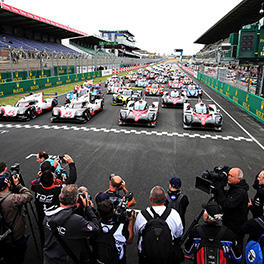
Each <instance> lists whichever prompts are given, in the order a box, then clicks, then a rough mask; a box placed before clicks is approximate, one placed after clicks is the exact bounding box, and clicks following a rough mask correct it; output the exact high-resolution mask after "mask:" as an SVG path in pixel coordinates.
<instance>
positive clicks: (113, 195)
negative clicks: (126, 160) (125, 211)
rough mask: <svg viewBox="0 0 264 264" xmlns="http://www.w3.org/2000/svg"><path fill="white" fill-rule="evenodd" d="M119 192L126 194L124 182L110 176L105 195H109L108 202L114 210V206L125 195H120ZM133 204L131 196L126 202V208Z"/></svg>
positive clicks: (133, 199) (134, 202)
mask: <svg viewBox="0 0 264 264" xmlns="http://www.w3.org/2000/svg"><path fill="white" fill-rule="evenodd" d="M120 191H123V192H124V194H127V193H128V190H127V188H126V183H125V181H124V180H123V179H122V178H121V177H120V176H117V175H111V176H110V181H109V189H107V190H106V191H105V193H107V194H108V195H109V198H110V200H111V201H112V202H113V204H114V208H116V205H117V204H118V203H119V201H120V200H122V199H124V198H125V195H121V194H120ZM135 204H136V200H135V198H134V196H132V197H131V199H130V200H129V201H128V204H127V208H129V207H130V206H133V205H135Z"/></svg>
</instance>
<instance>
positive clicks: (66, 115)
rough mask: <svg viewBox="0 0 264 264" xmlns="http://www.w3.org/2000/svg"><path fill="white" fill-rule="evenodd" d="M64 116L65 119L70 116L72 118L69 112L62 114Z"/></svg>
mask: <svg viewBox="0 0 264 264" xmlns="http://www.w3.org/2000/svg"><path fill="white" fill-rule="evenodd" d="M64 116H65V117H71V116H72V113H71V112H66V113H65V114H64Z"/></svg>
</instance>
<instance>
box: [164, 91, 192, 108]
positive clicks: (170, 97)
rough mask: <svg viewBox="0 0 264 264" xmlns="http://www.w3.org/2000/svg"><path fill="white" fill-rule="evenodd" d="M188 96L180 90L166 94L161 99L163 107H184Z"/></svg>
mask: <svg viewBox="0 0 264 264" xmlns="http://www.w3.org/2000/svg"><path fill="white" fill-rule="evenodd" d="M186 101H187V96H186V95H185V93H184V92H182V91H179V90H172V91H170V92H165V93H164V95H163V96H162V98H161V106H162V107H181V108H182V107H183V104H184V103H186Z"/></svg>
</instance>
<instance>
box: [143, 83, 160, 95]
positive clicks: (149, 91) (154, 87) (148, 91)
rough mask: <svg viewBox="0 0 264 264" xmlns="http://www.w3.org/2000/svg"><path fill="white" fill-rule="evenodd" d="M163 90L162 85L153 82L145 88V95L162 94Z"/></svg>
mask: <svg viewBox="0 0 264 264" xmlns="http://www.w3.org/2000/svg"><path fill="white" fill-rule="evenodd" d="M164 91H165V88H164V85H160V84H158V83H153V84H150V85H149V86H148V87H147V88H145V95H157V96H162V95H163V94H164Z"/></svg>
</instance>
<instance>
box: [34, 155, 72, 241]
mask: <svg viewBox="0 0 264 264" xmlns="http://www.w3.org/2000/svg"><path fill="white" fill-rule="evenodd" d="M63 159H64V160H65V161H66V162H67V164H68V165H69V177H67V179H66V180H62V179H58V177H55V173H54V172H55V170H56V166H57V164H58V159H55V160H54V163H53V166H51V164H50V162H49V161H47V160H44V161H43V162H42V164H41V171H40V173H39V177H38V178H37V179H35V180H33V181H32V183H31V190H32V191H33V192H34V193H35V206H36V211H37V215H38V226H39V231H40V238H41V242H42V243H43V242H44V233H43V225H42V223H43V219H44V216H45V213H44V212H45V210H47V209H48V208H50V207H52V206H54V205H59V194H60V192H61V189H62V187H63V185H64V184H73V183H75V182H76V179H77V172H76V167H75V163H74V161H73V159H72V158H71V157H70V156H69V155H64V157H63Z"/></svg>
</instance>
